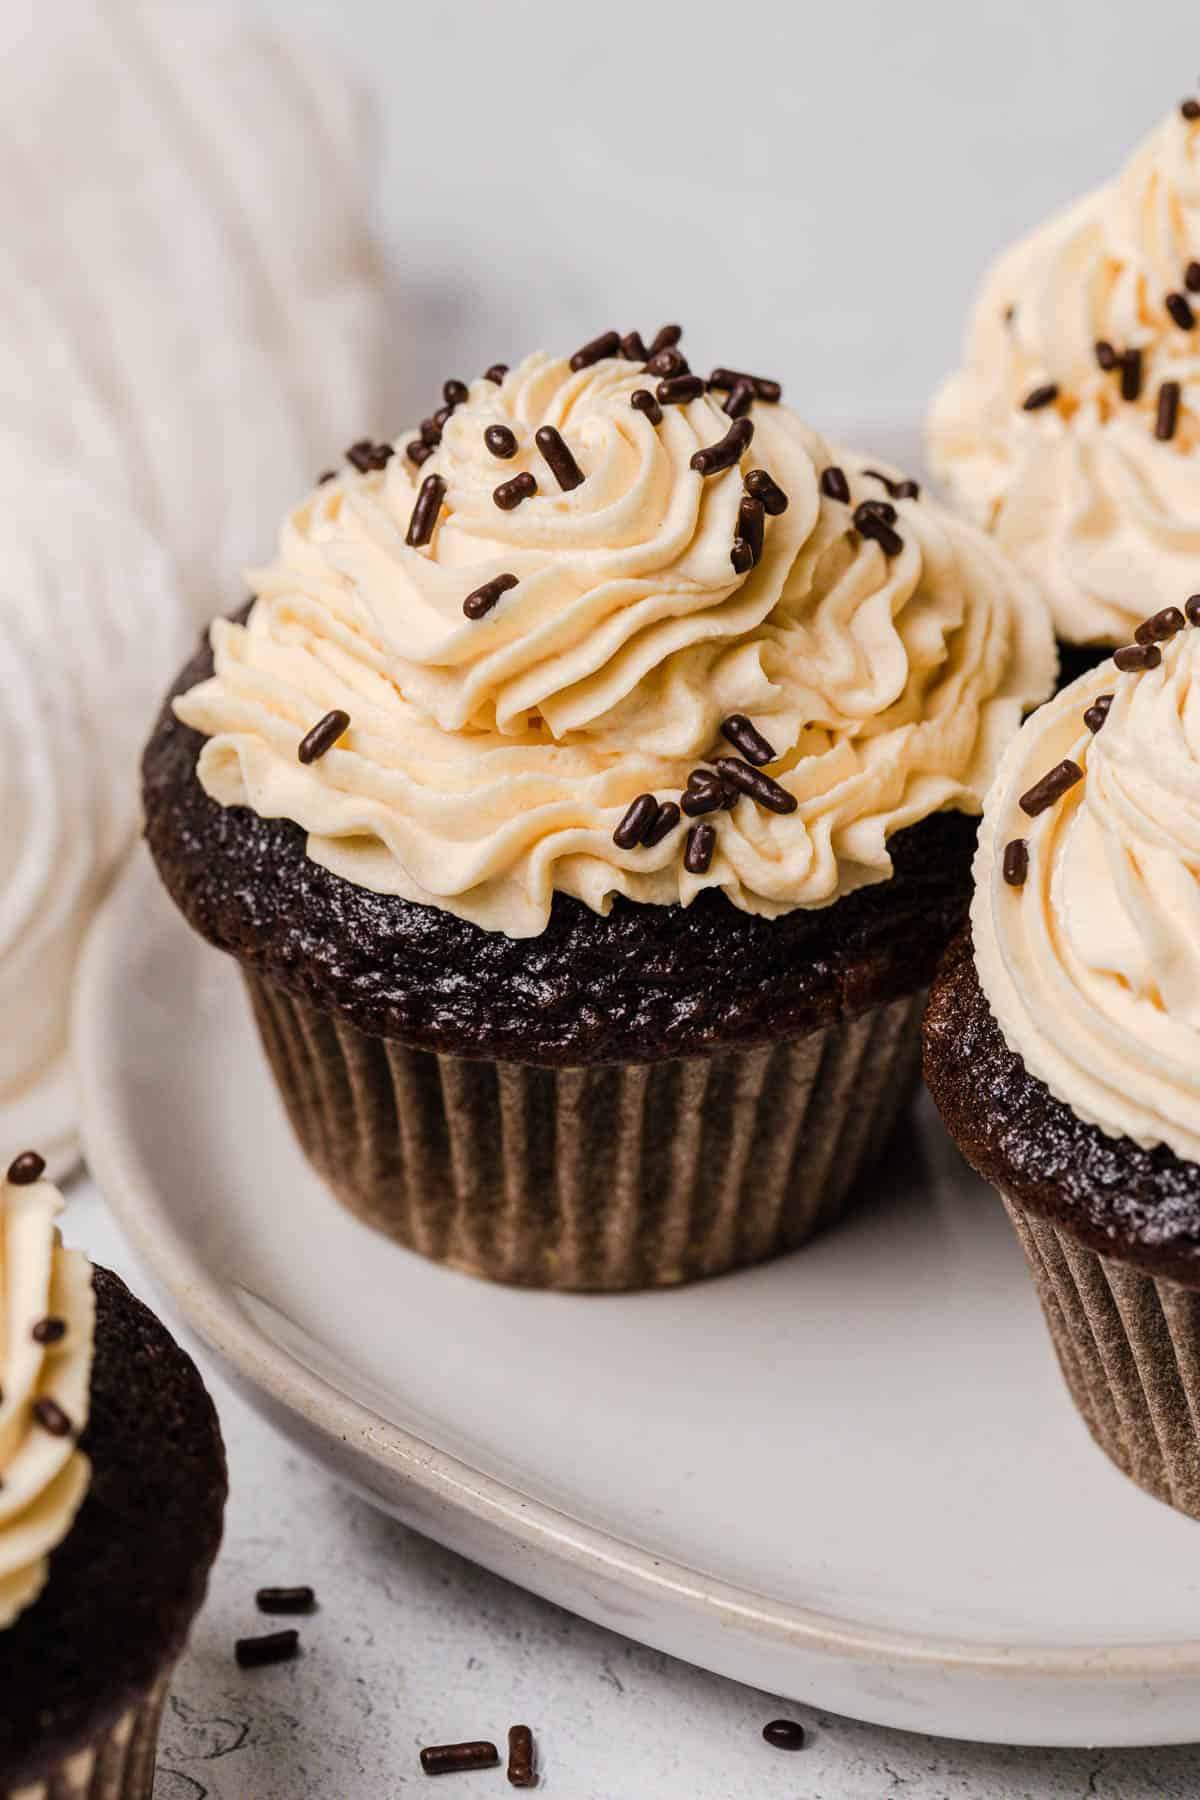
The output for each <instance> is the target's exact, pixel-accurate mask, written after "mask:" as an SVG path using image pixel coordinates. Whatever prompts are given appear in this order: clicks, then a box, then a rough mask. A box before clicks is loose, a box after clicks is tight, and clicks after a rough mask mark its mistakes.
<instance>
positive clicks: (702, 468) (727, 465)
mask: <svg viewBox="0 0 1200 1800" xmlns="http://www.w3.org/2000/svg"><path fill="white" fill-rule="evenodd" d="M660 391H661V390H660ZM753 436H754V421H753V419H735V420H734V421H733V423H732V425H731V426H730V427H729V430H728V431H727V432H726V433H725V436H724V437H723V438H721V439H720V440H719V442H717V443H715V444H709V446H708V448H707V449H705V450H697V451H696V453H695V455H694V456H693V457H692V460H691V464H690V467H692V468H693V469H695V471H696V473H697V475H717V474H719V473H720V471H721V470H722V469H732V467H733V465H734V463H736V462H740V460H741V458H742V457H743V456H744V454H745V453H746V451H747V450H748V449H749V448H750V442H751V439H752V438H753Z"/></svg>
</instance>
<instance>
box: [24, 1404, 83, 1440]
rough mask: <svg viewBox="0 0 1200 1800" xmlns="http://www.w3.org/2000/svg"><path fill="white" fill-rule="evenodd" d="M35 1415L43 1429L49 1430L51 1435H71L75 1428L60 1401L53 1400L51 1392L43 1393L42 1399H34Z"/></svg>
mask: <svg viewBox="0 0 1200 1800" xmlns="http://www.w3.org/2000/svg"><path fill="white" fill-rule="evenodd" d="M33 1416H34V1418H35V1419H36V1420H37V1422H38V1424H39V1425H40V1426H41V1428H42V1430H43V1431H48V1432H49V1433H50V1436H51V1437H70V1435H71V1432H72V1431H73V1429H74V1427H73V1426H72V1424H71V1421H70V1419H69V1418H68V1417H67V1415H66V1413H65V1412H64V1411H63V1409H62V1407H61V1406H60V1405H59V1404H58V1401H57V1400H52V1399H51V1398H50V1396H49V1394H43V1395H42V1397H41V1399H40V1400H35V1401H34V1403H33Z"/></svg>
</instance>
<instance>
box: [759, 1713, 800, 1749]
mask: <svg viewBox="0 0 1200 1800" xmlns="http://www.w3.org/2000/svg"><path fill="white" fill-rule="evenodd" d="M763 1737H764V1739H765V1740H766V1742H767V1743H768V1744H770V1745H771V1747H772V1749H774V1750H803V1748H804V1727H803V1725H797V1723H796V1721H795V1719H772V1720H771V1722H770V1724H769V1725H764V1726H763Z"/></svg>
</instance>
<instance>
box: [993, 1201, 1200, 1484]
mask: <svg viewBox="0 0 1200 1800" xmlns="http://www.w3.org/2000/svg"><path fill="white" fill-rule="evenodd" d="M1002 1197H1003V1199H1004V1204H1005V1206H1006V1208H1007V1209H1008V1216H1009V1218H1010V1219H1011V1220H1012V1222H1013V1224H1014V1226H1015V1227H1016V1231H1017V1236H1018V1237H1019V1238H1020V1240H1021V1245H1022V1247H1023V1249H1024V1251H1025V1255H1026V1257H1027V1258H1028V1260H1029V1266H1030V1268H1031V1270H1032V1271H1033V1278H1034V1281H1035V1283H1036V1284H1037V1290H1038V1294H1039V1296H1040V1298H1041V1302H1042V1307H1043V1310H1044V1312H1045V1315H1046V1323H1047V1324H1048V1326H1049V1327H1050V1336H1051V1338H1052V1339H1053V1341H1054V1348H1055V1350H1056V1351H1057V1353H1058V1361H1059V1365H1060V1367H1061V1369H1062V1372H1063V1375H1064V1377H1065V1379H1066V1383H1067V1386H1068V1388H1069V1389H1070V1390H1071V1395H1072V1398H1073V1399H1074V1401H1075V1404H1076V1406H1077V1407H1078V1408H1079V1410H1080V1412H1081V1413H1082V1414H1083V1417H1084V1421H1085V1423H1086V1425H1087V1428H1088V1430H1089V1431H1090V1432H1091V1434H1092V1436H1093V1437H1094V1438H1095V1440H1096V1442H1097V1443H1098V1444H1099V1446H1100V1448H1101V1449H1102V1450H1104V1451H1106V1452H1107V1454H1108V1455H1109V1456H1110V1457H1111V1458H1112V1460H1113V1462H1115V1463H1116V1465H1117V1467H1118V1468H1119V1469H1121V1470H1122V1471H1123V1472H1124V1473H1125V1474H1126V1475H1128V1476H1129V1477H1130V1479H1131V1480H1133V1481H1136V1482H1137V1484H1138V1486H1139V1487H1142V1488H1145V1489H1146V1491H1147V1492H1148V1493H1151V1494H1153V1495H1154V1496H1155V1497H1156V1498H1157V1499H1159V1500H1165V1501H1166V1503H1167V1505H1168V1506H1174V1507H1177V1508H1178V1510H1179V1511H1180V1512H1184V1513H1189V1514H1190V1515H1191V1516H1192V1518H1194V1519H1200V1292H1197V1291H1196V1290H1195V1289H1193V1288H1187V1287H1182V1286H1180V1284H1179V1283H1178V1282H1175V1281H1168V1280H1166V1279H1165V1278H1164V1277H1162V1276H1154V1275H1147V1274H1145V1273H1143V1271H1142V1270H1140V1269H1136V1268H1133V1267H1132V1266H1131V1265H1130V1264H1129V1263H1126V1262H1121V1261H1119V1260H1118V1259H1117V1258H1115V1257H1110V1256H1102V1255H1101V1254H1100V1253H1099V1252H1098V1251H1096V1250H1089V1249H1087V1248H1086V1247H1085V1246H1084V1245H1082V1244H1080V1243H1079V1242H1078V1240H1077V1239H1076V1238H1073V1237H1072V1236H1071V1235H1070V1233H1069V1232H1068V1231H1067V1230H1066V1229H1065V1228H1063V1227H1060V1226H1058V1225H1056V1224H1055V1223H1054V1222H1053V1221H1052V1220H1050V1219H1044V1218H1041V1217H1039V1216H1038V1215H1037V1214H1035V1213H1031V1212H1029V1211H1027V1210H1026V1209H1025V1208H1023V1207H1022V1206H1021V1205H1020V1203H1019V1202H1017V1201H1015V1200H1013V1199H1011V1198H1010V1197H1009V1196H1008V1195H1003V1196H1002Z"/></svg>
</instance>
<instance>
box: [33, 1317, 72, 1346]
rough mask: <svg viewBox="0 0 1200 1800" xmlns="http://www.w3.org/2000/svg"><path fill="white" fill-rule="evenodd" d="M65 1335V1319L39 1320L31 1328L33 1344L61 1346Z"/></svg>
mask: <svg viewBox="0 0 1200 1800" xmlns="http://www.w3.org/2000/svg"><path fill="white" fill-rule="evenodd" d="M66 1335H67V1321H66V1320H65V1319H53V1318H47V1319H39V1320H38V1322H37V1324H36V1325H35V1326H34V1328H33V1341H34V1343H35V1344H61V1343H62V1341H63V1339H64V1338H65V1337H66Z"/></svg>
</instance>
